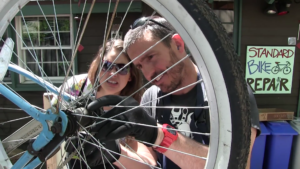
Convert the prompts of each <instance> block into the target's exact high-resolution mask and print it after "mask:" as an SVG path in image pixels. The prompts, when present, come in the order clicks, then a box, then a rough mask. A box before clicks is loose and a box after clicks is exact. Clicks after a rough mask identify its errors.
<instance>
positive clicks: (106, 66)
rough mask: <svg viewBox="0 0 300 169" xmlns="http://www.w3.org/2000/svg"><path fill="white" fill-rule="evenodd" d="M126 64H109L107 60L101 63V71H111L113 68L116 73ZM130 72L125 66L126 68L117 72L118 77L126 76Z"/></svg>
mask: <svg viewBox="0 0 300 169" xmlns="http://www.w3.org/2000/svg"><path fill="white" fill-rule="evenodd" d="M125 65H126V64H123V63H112V62H109V61H107V60H105V61H103V67H102V70H103V71H111V70H112V69H113V68H115V69H116V71H119V70H120V69H122V68H124V66H125ZM129 70H130V67H129V66H127V67H126V68H124V69H122V70H120V71H119V72H118V74H120V75H127V73H128V72H129Z"/></svg>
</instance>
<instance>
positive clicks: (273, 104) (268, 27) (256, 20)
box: [241, 0, 300, 112]
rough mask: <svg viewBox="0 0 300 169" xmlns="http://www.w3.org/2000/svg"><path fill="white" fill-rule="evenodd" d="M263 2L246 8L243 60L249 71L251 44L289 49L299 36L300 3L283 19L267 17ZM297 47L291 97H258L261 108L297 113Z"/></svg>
mask: <svg viewBox="0 0 300 169" xmlns="http://www.w3.org/2000/svg"><path fill="white" fill-rule="evenodd" d="M265 4H266V3H265V1H263V0H244V1H243V8H242V34H241V35H242V36H241V40H242V44H241V61H242V65H243V67H244V70H245V65H246V47H247V45H265V46H271V45H274V46H287V45H288V37H297V32H298V26H299V20H300V10H299V9H300V4H295V3H293V4H292V5H291V7H290V13H289V14H287V15H283V16H277V15H274V16H270V15H266V14H263V12H262V11H263V9H264V6H265ZM299 52H300V51H299V49H298V48H296V52H295V53H296V55H295V65H294V74H293V83H292V93H291V94H268V95H267V94H257V95H255V97H256V100H257V104H258V107H259V108H283V109H286V110H289V111H294V112H296V111H297V104H298V94H299V73H300V72H299V71H300V69H299V64H300V58H299V57H300V53H299Z"/></svg>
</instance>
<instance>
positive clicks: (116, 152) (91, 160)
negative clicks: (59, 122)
mask: <svg viewBox="0 0 300 169" xmlns="http://www.w3.org/2000/svg"><path fill="white" fill-rule="evenodd" d="M85 136H86V135H85V134H82V133H81V134H80V137H81V144H83V143H84V141H83V140H82V139H85V138H86V137H85ZM92 140H93V139H92V138H91V139H90V140H89V142H91V143H94V144H96V145H98V144H97V143H95V141H94V142H93V141H92ZM70 142H72V143H73V145H74V146H75V147H76V149H77V150H78V147H79V146H81V144H80V143H79V142H78V138H77V137H72V138H71V139H70V140H69V141H68V142H66V146H65V150H66V152H68V153H69V154H70V153H72V152H74V151H76V150H75V148H74V146H73V145H72V144H71V143H70ZM78 144H79V146H78ZM101 144H102V146H104V147H105V149H108V150H111V151H108V150H105V149H101V151H100V150H99V145H98V147H96V146H94V145H92V144H90V143H88V142H85V143H84V146H83V147H84V148H83V149H81V150H80V156H81V157H82V158H84V155H85V157H86V161H87V164H88V165H89V167H96V166H100V165H101V166H103V164H105V163H111V164H112V163H114V162H115V161H116V160H118V159H119V158H120V154H121V149H120V143H119V141H118V140H112V141H106V142H102V143H101ZM87 145H90V146H91V147H93V149H92V151H91V149H85V147H86V146H87ZM83 153H84V154H83ZM102 154H103V158H102ZM77 156H78V157H80V156H79V155H77ZM81 164H82V165H85V163H84V162H81Z"/></svg>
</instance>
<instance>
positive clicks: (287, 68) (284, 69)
mask: <svg viewBox="0 0 300 169" xmlns="http://www.w3.org/2000/svg"><path fill="white" fill-rule="evenodd" d="M291 71H292V70H291V68H289V67H285V68H283V74H286V75H287V74H289V73H291Z"/></svg>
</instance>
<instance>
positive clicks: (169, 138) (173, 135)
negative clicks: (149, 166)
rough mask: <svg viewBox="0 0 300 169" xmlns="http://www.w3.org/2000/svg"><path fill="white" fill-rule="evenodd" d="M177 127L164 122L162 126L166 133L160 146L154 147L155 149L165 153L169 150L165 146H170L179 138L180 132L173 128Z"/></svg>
mask: <svg viewBox="0 0 300 169" xmlns="http://www.w3.org/2000/svg"><path fill="white" fill-rule="evenodd" d="M173 129H175V128H174V127H172V126H170V125H168V124H163V126H162V131H163V133H164V138H163V140H162V142H161V143H160V145H159V146H160V147H156V148H154V150H156V151H158V152H160V153H164V152H166V151H167V149H165V148H163V147H166V148H169V147H170V145H171V144H172V143H173V142H174V141H176V140H177V138H178V133H177V131H175V130H173Z"/></svg>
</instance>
